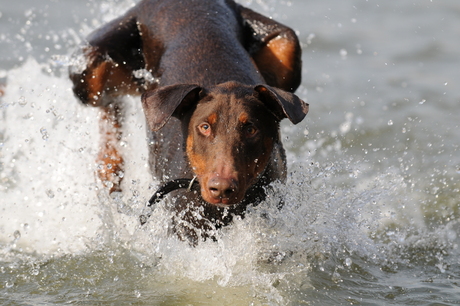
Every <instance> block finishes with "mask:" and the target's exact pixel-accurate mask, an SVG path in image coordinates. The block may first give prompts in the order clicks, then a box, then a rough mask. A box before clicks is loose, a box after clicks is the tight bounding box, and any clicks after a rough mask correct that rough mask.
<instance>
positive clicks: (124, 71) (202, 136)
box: [70, 0, 308, 243]
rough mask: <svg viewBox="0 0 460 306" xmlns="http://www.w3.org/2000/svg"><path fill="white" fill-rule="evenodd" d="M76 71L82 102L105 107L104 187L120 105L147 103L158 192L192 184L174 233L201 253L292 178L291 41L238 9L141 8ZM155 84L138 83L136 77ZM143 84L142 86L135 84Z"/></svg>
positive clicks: (289, 34)
mask: <svg viewBox="0 0 460 306" xmlns="http://www.w3.org/2000/svg"><path fill="white" fill-rule="evenodd" d="M81 50H82V51H81V52H80V53H79V54H80V56H82V57H83V58H84V59H85V61H86V67H85V68H84V69H83V70H80V68H75V67H71V68H70V78H71V79H72V81H73V83H74V92H75V94H76V96H77V97H78V98H79V99H80V100H81V101H82V102H83V103H85V104H87V105H93V106H98V107H101V109H102V116H101V119H100V120H101V124H100V126H101V127H100V133H101V136H102V137H101V141H102V144H101V149H100V150H101V151H100V153H99V155H98V162H99V163H101V165H100V168H99V171H98V175H99V177H100V178H101V180H102V181H104V182H105V183H106V185H107V186H108V187H109V190H110V192H113V191H121V187H120V184H121V180H122V175H119V173H121V172H122V171H123V158H122V155H121V154H120V153H119V151H118V145H117V142H118V140H119V139H120V137H121V125H122V118H121V117H120V116H121V114H122V112H121V111H120V110H119V107H118V102H115V101H119V100H118V99H115V97H117V96H120V95H125V94H136V93H137V94H142V105H143V108H144V113H145V116H146V121H147V124H148V127H149V129H148V131H147V134H148V138H149V151H150V164H151V170H152V173H153V174H154V176H156V178H157V179H159V180H160V181H167V180H169V179H174V178H190V179H191V178H192V177H196V178H197V180H198V181H199V183H200V186H201V191H200V192H198V193H193V192H186V191H177V192H174V193H173V194H172V195H173V198H174V199H175V200H173V201H172V202H171V203H174V204H171V205H172V207H171V209H172V210H173V211H175V212H176V213H177V214H176V217H175V218H174V222H173V224H174V231H175V232H176V233H177V234H178V235H179V237H181V238H182V239H188V240H190V241H192V242H194V243H195V242H196V241H197V239H199V237H200V236H201V237H207V236H208V234H207V232H208V230H210V229H215V228H216V227H219V226H222V225H225V224H228V223H229V222H231V220H232V217H233V215H241V216H242V215H244V211H245V209H246V207H247V205H250V204H254V203H256V202H258V201H260V200H262V199H263V198H264V197H265V192H264V189H263V187H265V186H267V185H269V184H270V183H271V182H273V181H275V180H281V181H283V180H284V179H285V177H286V161H285V155H284V150H283V147H282V144H281V140H280V137H279V122H280V120H282V119H283V118H288V119H289V120H290V121H291V122H292V123H294V124H297V123H298V122H300V121H301V120H302V119H303V118H304V117H305V115H306V114H307V112H308V104H306V103H305V102H303V101H302V100H300V99H299V98H298V97H297V96H295V95H294V94H292V92H294V91H295V90H296V88H297V87H298V86H299V84H300V76H301V59H300V56H301V49H300V45H299V42H298V39H297V36H296V35H295V33H294V31H293V30H292V29H290V28H289V27H286V26H284V25H282V24H280V23H278V22H276V21H274V20H272V19H270V18H267V17H264V16H262V15H260V14H258V13H256V12H254V11H252V10H250V9H248V8H245V7H243V6H240V5H238V4H236V3H235V2H234V1H233V0H196V1H194V2H193V5H190V3H188V2H187V1H180V0H143V1H141V2H139V3H138V4H137V5H136V6H134V7H133V8H132V9H130V10H129V11H128V12H126V14H125V15H123V16H121V17H119V18H117V19H115V20H113V21H112V22H110V23H108V24H107V25H105V26H103V27H102V28H100V29H98V30H96V31H95V32H94V33H93V34H91V35H90V36H89V38H88V42H87V44H85V45H84V46H82V49H81ZM141 69H144V70H143V71H144V72H148V73H149V74H150V76H149V78H140V77H138V75H139V74H138V73H137V74H135V73H134V72H135V71H141ZM136 75H137V77H136Z"/></svg>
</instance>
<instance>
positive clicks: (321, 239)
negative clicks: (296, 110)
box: [0, 0, 460, 305]
mask: <svg viewBox="0 0 460 306" xmlns="http://www.w3.org/2000/svg"><path fill="white" fill-rule="evenodd" d="M3 2H5V3H2V4H1V5H0V29H1V31H0V48H1V50H2V52H1V54H0V84H3V85H5V86H4V91H5V94H4V96H2V97H1V98H0V99H1V104H0V203H1V206H0V302H1V303H2V304H5V305H46V304H77V305H83V304H90V305H93V304H98V305H106V304H107V305H124V304H139V305H142V304H145V305H160V304H161V305H457V304H460V280H459V279H460V259H459V258H460V257H459V255H460V254H459V247H458V246H459V242H460V241H459V230H460V224H459V222H458V218H459V215H460V212H459V204H460V195H459V190H460V183H459V182H460V152H459V139H460V129H459V123H458V122H459V120H458V114H457V113H458V112H457V105H458V104H459V102H460V101H459V99H460V89H459V87H458V86H457V83H458V79H459V78H460V72H459V70H458V67H457V64H458V60H459V57H458V55H457V54H458V52H457V50H458V49H459V47H460V45H459V43H458V40H457V39H455V37H459V34H460V33H459V31H460V18H459V17H460V4H459V3H458V1H454V0H442V1H428V0H427V1H418V2H411V1H399V2H390V1H378V0H376V1H352V0H346V1H338V0H326V1H301V0H295V1H281V0H272V1H268V0H265V1H255V0H254V1H242V3H244V4H246V5H250V6H251V7H252V8H254V9H256V10H258V11H261V12H264V13H265V14H270V15H272V16H273V17H275V18H277V19H278V20H280V21H282V22H284V23H286V24H289V25H291V26H292V27H293V28H295V29H296V30H297V31H298V34H299V37H300V38H301V42H302V44H303V50H304V52H303V63H304V72H303V83H302V86H301V88H299V90H298V94H299V95H300V96H301V97H302V98H304V99H306V100H308V102H309V103H310V113H309V114H308V116H307V119H306V120H305V121H304V122H302V123H301V124H299V125H298V126H295V127H292V126H290V125H289V124H288V123H287V122H286V123H284V124H283V126H282V132H283V138H284V143H285V147H286V149H287V151H288V159H289V178H288V183H287V188H285V187H283V186H275V188H274V190H275V191H274V193H273V194H271V195H270V198H269V199H268V200H267V201H266V202H265V203H262V204H261V205H260V206H259V207H257V208H254V209H252V211H251V212H250V213H249V215H248V217H247V218H245V219H244V220H236V221H235V223H234V224H233V225H231V226H229V227H226V228H224V229H223V230H222V231H221V232H219V233H218V236H219V237H220V239H219V241H218V242H217V243H215V242H206V243H201V244H200V245H199V246H198V247H196V248H191V247H189V246H188V245H186V244H184V243H182V242H179V241H177V240H176V239H175V238H174V237H168V235H167V233H166V226H167V223H168V216H167V214H166V213H165V211H164V210H163V208H162V206H161V205H160V206H159V207H158V209H157V210H156V211H155V212H154V214H153V216H152V222H149V223H148V224H147V226H145V227H143V228H140V227H139V225H138V223H137V222H138V220H137V217H138V215H139V214H140V213H141V212H142V210H143V208H144V205H145V202H146V200H147V199H148V198H149V196H150V195H151V194H152V192H153V190H154V189H155V188H156V182H153V181H152V180H151V179H150V176H149V174H148V167H147V150H146V145H145V140H144V138H145V136H144V126H145V122H144V121H143V120H144V119H143V115H142V113H141V110H140V108H139V105H138V104H139V103H138V101H137V99H136V98H127V101H128V104H129V105H130V108H129V109H128V112H127V122H128V124H127V127H126V131H125V133H124V138H123V145H124V151H125V152H124V154H125V156H127V158H126V160H127V161H128V168H127V171H126V173H125V180H124V190H125V192H124V193H123V195H122V196H121V197H119V198H111V197H110V196H108V195H107V193H106V191H105V190H104V189H103V188H101V185H100V183H99V182H98V181H97V179H96V178H95V175H94V171H95V169H96V165H95V163H94V156H95V155H96V152H97V146H98V137H97V130H98V127H97V116H98V112H97V110H95V109H92V108H85V107H82V106H81V105H79V104H78V103H76V100H75V98H74V97H73V95H72V93H71V90H70V86H71V84H70V81H69V80H68V79H67V77H66V69H67V67H66V66H67V65H68V64H69V63H70V61H71V59H70V58H69V57H68V55H69V54H70V53H71V51H72V50H73V48H75V46H76V45H77V44H78V43H79V41H80V40H81V38H82V37H84V36H85V35H87V34H88V33H89V32H90V31H91V30H92V29H94V28H96V27H97V26H99V25H100V24H102V23H104V22H106V21H108V20H110V19H111V18H113V17H114V16H117V15H119V14H121V13H122V12H124V11H125V10H126V9H127V8H128V7H130V5H131V4H132V2H131V1H130V0H122V1H109V0H102V1H89V0H87V1H76V0H74V1H59V0H42V1H40V2H37V1H30V0H28V1H20V2H19V1H16V2H8V3H6V1H3ZM129 102H131V103H129ZM280 197H282V198H284V199H285V202H286V205H285V207H284V208H283V209H282V210H281V211H278V210H276V209H274V208H273V206H274V205H273V204H274V203H277V201H278V199H279V198H280ZM153 220H154V221H153Z"/></svg>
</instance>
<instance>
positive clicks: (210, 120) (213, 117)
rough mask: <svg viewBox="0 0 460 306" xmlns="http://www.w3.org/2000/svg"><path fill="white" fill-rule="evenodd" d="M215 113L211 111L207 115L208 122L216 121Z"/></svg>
mask: <svg viewBox="0 0 460 306" xmlns="http://www.w3.org/2000/svg"><path fill="white" fill-rule="evenodd" d="M217 117H218V116H217V114H216V113H212V114H211V115H209V117H208V123H209V124H211V125H213V124H215V123H216V122H217Z"/></svg>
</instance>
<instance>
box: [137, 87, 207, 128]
mask: <svg viewBox="0 0 460 306" xmlns="http://www.w3.org/2000/svg"><path fill="white" fill-rule="evenodd" d="M200 90H201V87H200V86H198V85H193V84H178V85H170V86H165V87H161V88H158V89H154V90H150V91H147V92H145V93H143V94H142V98H141V100H142V107H143V108H144V113H145V117H146V119H147V123H148V125H149V127H150V129H151V130H152V131H158V130H159V129H161V128H162V127H163V126H164V125H165V124H166V122H168V120H169V118H171V116H173V115H174V116H180V115H181V114H182V113H183V112H185V110H186V109H188V107H189V106H191V105H192V104H194V103H196V102H198V99H199V92H200Z"/></svg>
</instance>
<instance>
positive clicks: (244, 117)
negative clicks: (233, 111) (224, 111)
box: [238, 112, 249, 124]
mask: <svg viewBox="0 0 460 306" xmlns="http://www.w3.org/2000/svg"><path fill="white" fill-rule="evenodd" d="M248 120H249V115H248V114H247V113H245V112H243V113H241V114H240V116H239V117H238V121H239V122H241V123H243V124H245V123H247V122H248Z"/></svg>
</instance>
